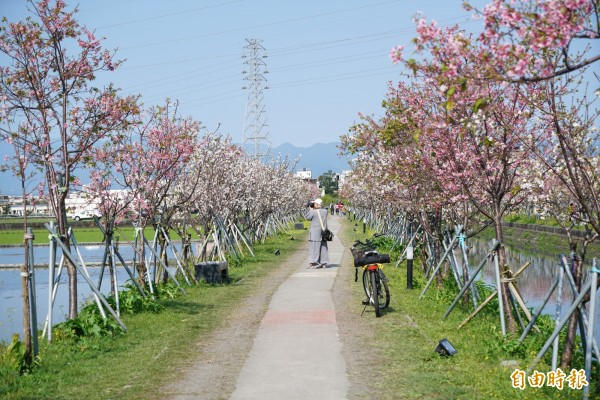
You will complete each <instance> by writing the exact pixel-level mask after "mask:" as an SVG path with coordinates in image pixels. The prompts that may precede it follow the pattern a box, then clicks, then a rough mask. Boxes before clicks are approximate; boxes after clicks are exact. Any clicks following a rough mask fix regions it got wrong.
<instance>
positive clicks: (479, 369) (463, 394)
mask: <svg viewBox="0 0 600 400" xmlns="http://www.w3.org/2000/svg"><path fill="white" fill-rule="evenodd" d="M351 228H352V227H351V226H347V227H346V228H345V232H344V235H345V237H346V241H347V243H346V245H347V246H349V245H351V243H352V242H353V241H354V240H355V239H356V238H360V239H364V238H365V237H366V236H368V235H369V233H367V235H363V234H362V232H360V234H357V233H356V232H352V230H351ZM380 251H382V252H384V251H383V250H380ZM392 256H393V258H392V263H390V264H388V265H387V266H386V267H385V269H384V271H385V273H386V275H387V276H388V278H389V279H390V281H389V287H390V291H391V303H390V307H389V308H388V309H387V311H386V312H384V315H383V316H382V317H381V318H375V316H374V313H373V312H370V313H369V314H368V315H367V317H363V319H362V320H363V321H364V323H366V324H369V325H370V327H371V329H372V330H373V335H372V339H370V342H369V343H368V346H372V347H373V348H375V349H377V350H378V355H379V357H380V358H381V359H380V360H378V362H377V363H376V365H373V370H370V371H369V373H368V374H367V375H369V376H374V377H377V378H376V379H372V380H371V383H372V384H373V385H374V386H375V390H376V391H377V392H379V393H380V397H378V398H381V399H581V397H582V391H581V390H573V389H570V388H569V387H568V385H567V384H566V382H565V388H564V389H563V390H562V391H561V390H559V389H556V388H554V387H548V386H544V387H543V388H540V389H538V388H531V387H529V386H527V387H526V388H525V390H523V391H522V390H521V389H516V388H513V387H512V380H511V378H510V375H511V373H512V372H514V371H515V367H514V366H513V367H503V366H502V365H501V363H502V361H510V360H512V361H514V362H516V363H517V365H518V367H517V368H519V369H521V370H523V371H525V370H526V369H527V368H528V367H529V364H530V363H531V361H532V360H533V358H534V357H535V355H536V354H537V352H538V351H539V350H540V349H541V347H542V346H543V344H544V342H545V341H546V339H547V337H548V336H549V333H550V332H551V330H552V324H551V323H550V322H548V320H547V319H544V320H542V321H541V322H540V323H539V324H540V325H541V326H542V327H543V328H542V332H543V334H541V335H540V334H530V335H529V336H528V337H527V338H526V339H525V341H524V343H523V345H521V346H516V344H515V343H516V341H515V339H514V338H505V337H503V336H502V333H501V331H500V322H499V316H498V302H497V301H492V302H491V303H489V304H488V305H487V306H486V308H484V311H483V312H482V313H480V314H478V315H477V316H476V317H475V318H474V319H472V320H471V321H470V322H469V323H467V324H466V325H465V326H464V327H462V328H461V329H458V326H459V325H460V324H461V322H462V321H464V320H465V319H466V318H467V317H468V316H469V314H470V313H471V312H472V304H470V303H469V304H462V303H459V306H458V307H456V308H455V309H454V310H453V311H452V312H451V313H450V315H449V316H448V318H447V319H445V320H444V319H443V316H444V314H445V312H446V311H447V309H448V307H449V306H450V304H451V303H452V301H453V300H454V296H455V295H456V293H457V290H456V288H455V287H452V286H453V285H452V284H450V282H446V283H445V286H444V287H443V288H438V287H437V286H436V284H435V281H434V283H433V284H432V285H431V286H430V287H429V288H428V289H427V291H426V292H425V294H424V296H423V298H422V299H421V300H419V296H420V295H421V292H422V291H423V288H424V287H425V284H426V279H425V278H424V276H423V273H422V272H421V267H420V262H419V261H418V260H415V262H414V280H413V282H414V284H413V289H412V290H411V289H406V286H407V285H406V262H404V263H402V264H400V266H399V267H398V268H396V267H394V266H395V260H397V257H398V254H395V255H394V254H393V255H392ZM394 257H395V260H394ZM454 286H455V285H454ZM353 292H354V295H355V296H354V304H356V306H355V309H354V312H357V313H360V312H361V311H362V309H363V306H361V305H360V304H361V303H360V302H361V300H362V299H363V298H364V294H363V290H362V285H360V283H357V284H355V285H354V288H353ZM484 297H485V296H484ZM519 334H520V332H519ZM444 338H445V339H448V340H449V342H450V343H451V344H452V345H453V346H454V347H455V348H456V349H457V350H458V352H457V354H455V355H454V356H452V357H440V356H439V355H438V354H437V353H436V352H435V351H434V349H435V348H436V346H437V345H438V342H439V341H440V340H441V339H444ZM517 338H518V337H517ZM367 348H368V347H367V344H365V349H367ZM545 361H546V360H542V362H541V363H539V364H538V365H536V366H535V369H537V370H538V371H543V372H549V371H551V369H550V367H549V366H548V365H546V364H545V363H544V362H545ZM581 361H582V360H581V357H579V358H578V360H577V362H578V363H580V364H581V368H583V364H582V363H581ZM569 372H570V371H566V374H567V375H569ZM592 376H593V377H597V376H598V371H597V369H596V370H595V372H594V373H593V375H592ZM596 380H597V378H595V379H593V380H592V385H593V386H594V388H593V389H592V393H596V392H595V390H596V389H595V386H596ZM590 398H591V399H598V398H600V396H599V395H597V394H593V395H592V396H590Z"/></svg>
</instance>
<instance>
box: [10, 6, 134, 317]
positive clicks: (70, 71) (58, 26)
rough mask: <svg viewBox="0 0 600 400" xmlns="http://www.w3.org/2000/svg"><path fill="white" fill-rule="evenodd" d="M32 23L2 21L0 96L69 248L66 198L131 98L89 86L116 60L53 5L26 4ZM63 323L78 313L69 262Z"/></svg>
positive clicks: (130, 107)
mask: <svg viewBox="0 0 600 400" xmlns="http://www.w3.org/2000/svg"><path fill="white" fill-rule="evenodd" d="M29 5H30V7H29V9H30V12H31V14H32V17H30V18H28V19H27V20H25V21H22V22H16V23H9V22H8V21H6V20H4V21H3V25H2V26H1V27H0V51H1V52H2V53H3V54H4V55H5V56H6V57H7V58H8V60H9V62H10V65H8V66H4V67H2V68H1V70H0V94H1V98H2V101H3V107H4V108H5V109H7V110H9V112H10V114H11V118H12V120H13V121H18V123H19V125H20V128H19V129H18V130H17V131H11V132H5V133H4V135H5V136H6V137H11V138H14V137H15V136H18V137H19V141H18V143H19V144H20V145H22V146H25V147H24V148H26V149H27V153H28V156H29V161H28V163H29V164H30V165H33V166H35V167H36V168H37V169H38V170H39V171H40V172H41V173H42V175H43V176H44V179H43V180H44V181H45V182H46V190H47V195H48V199H49V203H50V205H51V207H52V210H53V212H54V215H55V217H56V219H57V222H58V233H59V235H60V237H61V239H62V240H63V241H64V242H65V244H66V245H67V246H68V240H67V216H66V206H65V199H66V197H67V195H68V193H69V191H70V190H71V187H72V185H74V184H77V183H78V178H77V176H76V175H75V171H76V170H77V168H78V167H80V166H81V165H82V164H84V163H85V162H87V154H88V150H89V149H91V148H93V147H94V146H95V145H96V144H97V143H98V141H99V140H101V139H103V138H104V137H106V136H108V135H110V134H111V133H112V132H114V131H115V130H119V129H122V128H123V127H124V126H126V125H127V123H128V117H129V116H130V115H131V114H132V113H135V112H136V110H137V109H136V102H135V98H132V97H128V98H120V97H119V96H118V95H117V91H116V90H115V89H114V88H112V87H110V86H108V87H106V88H103V89H99V88H95V87H92V86H91V85H90V84H91V82H92V81H93V80H94V79H95V77H96V74H97V73H98V72H99V71H112V70H114V69H116V68H117V67H118V66H119V65H120V62H119V61H116V60H115V59H114V54H113V53H111V52H109V51H106V50H103V49H102V46H101V40H100V39H98V38H96V37H95V35H94V34H93V33H92V32H91V31H89V30H88V29H86V28H85V27H83V26H80V25H79V23H78V22H77V21H76V20H75V14H76V12H77V10H76V9H75V10H73V11H68V10H67V6H66V3H65V2H64V1H62V0H58V1H56V2H55V3H54V5H51V4H50V2H49V1H48V0H43V1H40V2H37V3H34V2H33V1H29ZM68 274H69V317H70V318H74V317H75V316H76V315H77V272H76V270H75V267H74V266H73V265H71V264H70V263H68Z"/></svg>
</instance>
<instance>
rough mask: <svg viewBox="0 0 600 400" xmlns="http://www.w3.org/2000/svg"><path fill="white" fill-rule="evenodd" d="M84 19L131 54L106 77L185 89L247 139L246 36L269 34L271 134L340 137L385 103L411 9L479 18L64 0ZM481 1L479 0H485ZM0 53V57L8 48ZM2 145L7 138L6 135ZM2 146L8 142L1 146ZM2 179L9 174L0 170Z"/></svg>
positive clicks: (160, 94) (201, 111) (404, 2)
mask: <svg viewBox="0 0 600 400" xmlns="http://www.w3.org/2000/svg"><path fill="white" fill-rule="evenodd" d="M67 3H68V4H69V5H70V7H73V6H74V5H76V4H79V13H78V16H77V19H78V21H79V22H80V23H81V24H83V25H85V26H87V27H88V28H89V29H91V30H94V31H95V32H96V35H97V36H99V37H105V38H106V40H105V41H104V46H105V48H108V49H117V57H118V58H120V59H126V62H125V63H124V64H123V66H122V67H120V68H119V69H118V70H116V71H114V72H111V73H106V74H103V75H101V76H99V77H98V80H97V82H96V83H97V84H98V85H100V84H102V83H108V82H113V83H114V84H115V86H116V87H119V88H120V89H121V91H122V93H123V94H141V95H142V101H143V102H144V103H145V104H146V105H153V104H160V103H162V102H164V99H165V98H166V97H169V98H171V99H173V100H179V102H180V111H181V113H182V115H190V116H192V117H194V118H195V119H197V120H199V121H201V122H202V124H203V126H204V127H205V129H207V130H210V131H214V130H215V129H217V127H219V132H221V133H222V134H226V135H229V136H231V137H232V139H233V140H234V141H235V142H238V143H241V142H242V141H243V138H244V120H245V116H246V104H247V95H248V91H247V90H243V89H242V87H243V86H246V85H247V81H244V79H243V76H244V75H243V74H242V71H244V70H245V66H244V64H243V61H244V60H245V59H243V58H242V56H243V55H244V54H249V53H248V51H247V50H245V49H244V46H245V45H246V44H247V41H246V39H260V40H262V43H261V44H262V45H263V47H264V48H265V54H266V55H267V58H265V59H264V61H265V63H266V69H267V70H268V71H269V73H268V74H266V75H265V77H266V79H267V84H268V86H269V89H268V90H266V91H265V92H264V100H263V105H264V107H265V111H266V115H267V123H268V127H267V128H266V129H265V130H264V131H263V133H265V134H267V135H268V138H269V141H270V142H271V144H272V145H273V146H278V145H280V144H282V143H286V142H287V143H291V144H293V145H296V146H300V147H308V146H310V145H312V144H315V143H329V142H335V141H338V140H339V137H340V135H343V134H345V133H347V132H348V128H349V127H350V126H352V125H353V124H354V123H355V122H357V121H358V120H359V118H358V113H359V112H361V113H364V114H368V115H370V114H374V115H379V113H380V110H381V109H380V105H381V101H382V100H383V99H384V96H385V93H386V91H387V83H388V82H389V81H397V80H398V79H399V72H400V67H399V66H397V65H393V64H392V63H391V61H390V59H389V55H388V54H389V51H390V49H391V48H392V47H394V46H396V45H399V44H402V45H406V46H407V50H408V51H410V40H411V39H412V38H413V37H415V27H414V23H413V20H412V18H413V16H414V15H415V14H416V13H418V12H420V13H422V14H423V15H424V16H425V17H426V18H427V19H428V20H431V19H435V20H436V21H437V22H438V23H439V24H440V25H442V26H445V25H454V24H459V25H461V26H463V27H464V28H465V29H467V30H476V29H478V28H479V26H480V25H481V22H480V21H473V20H472V18H470V15H469V14H468V13H466V12H465V11H464V10H463V9H462V6H461V4H462V0H444V1H441V0H420V1H412V0H396V1H389V0H387V1H386V0H380V1H377V0H328V1H323V0H319V1H317V0H303V1H274V0H206V1H204V0H202V1H198V0H196V1H194V0H171V1H164V0H160V1H158V0H103V1H99V0H98V1H92V0H80V1H79V2H78V3H76V2H73V1H70V0H67ZM485 3H487V2H486V1H481V0H479V1H476V2H475V4H485ZM0 14H1V15H2V16H5V17H7V18H8V20H9V21H17V20H22V19H24V18H25V17H26V16H27V15H28V13H27V11H26V2H25V1H22V0H21V1H15V0H0ZM0 62H3V63H4V62H5V61H2V59H1V58H0ZM0 150H2V149H1V147H0ZM3 153H4V152H3ZM1 179H3V177H2V176H0V182H1Z"/></svg>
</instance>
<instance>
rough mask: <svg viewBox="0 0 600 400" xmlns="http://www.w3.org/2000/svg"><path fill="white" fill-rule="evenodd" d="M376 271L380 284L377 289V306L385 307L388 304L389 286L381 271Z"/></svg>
mask: <svg viewBox="0 0 600 400" xmlns="http://www.w3.org/2000/svg"><path fill="white" fill-rule="evenodd" d="M377 272H378V273H379V282H380V283H381V286H380V287H379V290H378V292H379V307H381V308H386V307H387V306H389V305H390V288H389V287H388V284H387V277H386V276H385V274H384V273H383V271H382V270H380V269H378V270H377Z"/></svg>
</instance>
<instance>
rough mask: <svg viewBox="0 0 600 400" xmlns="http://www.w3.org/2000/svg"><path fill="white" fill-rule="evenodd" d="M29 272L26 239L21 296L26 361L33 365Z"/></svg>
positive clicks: (26, 243)
mask: <svg viewBox="0 0 600 400" xmlns="http://www.w3.org/2000/svg"><path fill="white" fill-rule="evenodd" d="M25 218H27V217H25ZM25 220H27V219H25ZM25 226H27V222H25ZM29 272H30V271H29V243H28V241H27V240H25V264H23V265H21V297H22V299H23V342H24V343H25V355H24V361H25V363H26V364H27V365H28V366H29V365H31V362H32V354H33V351H32V345H31V313H30V312H29V310H30V299H29Z"/></svg>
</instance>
